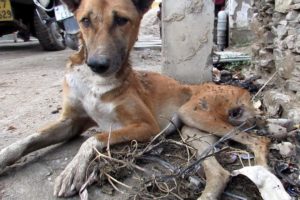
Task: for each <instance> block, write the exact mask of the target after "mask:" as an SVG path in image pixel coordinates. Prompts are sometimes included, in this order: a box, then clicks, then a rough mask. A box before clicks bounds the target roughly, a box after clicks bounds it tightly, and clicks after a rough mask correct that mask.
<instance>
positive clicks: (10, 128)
mask: <svg viewBox="0 0 300 200" xmlns="http://www.w3.org/2000/svg"><path fill="white" fill-rule="evenodd" d="M7 130H8V131H15V130H17V128H16V127H14V126H9V127H8V128H7Z"/></svg>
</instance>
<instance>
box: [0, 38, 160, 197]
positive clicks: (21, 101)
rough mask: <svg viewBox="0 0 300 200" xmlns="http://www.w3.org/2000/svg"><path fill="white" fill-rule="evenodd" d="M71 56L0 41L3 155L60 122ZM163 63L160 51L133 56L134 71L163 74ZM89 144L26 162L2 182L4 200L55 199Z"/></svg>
mask: <svg viewBox="0 0 300 200" xmlns="http://www.w3.org/2000/svg"><path fill="white" fill-rule="evenodd" d="M70 54H72V51H71V50H64V51H58V52H45V51H43V50H42V49H41V47H40V45H39V43H38V42H37V41H32V42H28V43H17V44H14V43H12V42H8V41H0V60H1V62H0V149H2V148H4V147H5V146H7V145H9V144H11V143H13V142H15V141H17V140H19V139H21V138H24V137H26V136H28V135H30V134H32V133H34V132H35V131H36V130H38V129H39V128H40V127H41V126H42V125H44V124H46V123H47V122H49V121H53V120H55V119H56V118H57V117H58V116H59V113H57V112H58V111H59V110H60V105H61V104H60V102H61V84H62V80H63V75H64V69H65V63H66V61H67V59H68V56H69V55H70ZM160 58H161V56H160V51H157V50H156V51H155V50H149V49H145V50H140V51H133V53H132V63H133V66H134V67H135V68H138V69H145V70H152V71H160V61H161V59H160ZM84 139H85V138H84V137H82V138H79V139H76V140H74V141H71V142H69V143H67V144H64V145H60V146H57V147H55V148H48V149H47V150H42V151H39V152H36V153H33V154H31V155H30V156H28V157H26V159H23V160H21V161H20V162H19V165H21V167H20V166H18V165H17V166H16V167H14V168H13V169H12V170H9V171H8V173H7V174H6V175H4V176H1V177H0V200H10V199H18V200H23V199H24V200H25V199H26V200H28V199H32V200H34V199H45V200H46V199H49V200H50V199H56V198H54V197H53V195H52V193H53V184H54V180H55V178H56V177H57V176H58V175H59V173H60V172H61V171H62V170H63V169H64V167H65V166H66V165H67V163H68V162H69V161H70V160H71V159H72V158H73V156H74V155H75V153H76V151H77V150H78V148H79V146H80V144H81V143H82V141H84ZM24 163H25V164H24ZM90 195H91V196H90V197H91V199H94V198H93V196H94V197H95V196H97V197H101V196H102V197H103V198H101V199H112V198H111V196H105V195H104V194H101V192H100V190H97V189H96V190H93V192H91V194H90ZM73 199H78V198H76V197H75V198H73ZM97 199H98V198H97ZM115 199H119V198H118V197H116V198H115Z"/></svg>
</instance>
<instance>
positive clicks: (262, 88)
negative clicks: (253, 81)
mask: <svg viewBox="0 0 300 200" xmlns="http://www.w3.org/2000/svg"><path fill="white" fill-rule="evenodd" d="M277 74H278V71H276V72H275V73H274V74H273V75H272V76H271V77H270V78H269V80H268V81H267V82H265V84H264V85H263V86H262V87H261V88H260V89H259V90H258V92H257V93H256V94H255V95H254V96H253V97H252V99H251V100H252V102H253V101H254V100H255V98H256V97H257V96H258V95H259V94H260V93H261V92H262V91H263V90H264V89H265V87H266V86H267V85H268V84H269V83H270V82H271V80H272V79H273V78H274V77H275V76H276V75H277Z"/></svg>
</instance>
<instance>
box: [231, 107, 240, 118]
mask: <svg viewBox="0 0 300 200" xmlns="http://www.w3.org/2000/svg"><path fill="white" fill-rule="evenodd" d="M243 111H244V110H243V109H242V108H241V107H237V108H233V109H231V110H229V116H230V117H231V118H238V117H241V116H242V114H243Z"/></svg>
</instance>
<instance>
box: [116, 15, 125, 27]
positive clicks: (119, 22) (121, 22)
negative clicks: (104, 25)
mask: <svg viewBox="0 0 300 200" xmlns="http://www.w3.org/2000/svg"><path fill="white" fill-rule="evenodd" d="M127 22H128V19H126V18H124V17H118V16H115V19H114V24H116V25H118V26H123V25H125V24H127Z"/></svg>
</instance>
